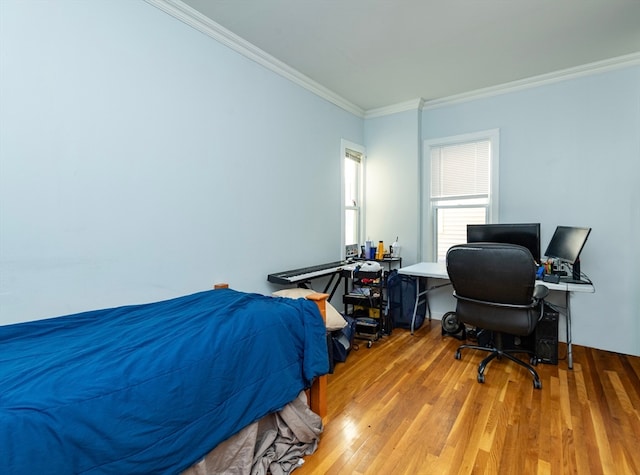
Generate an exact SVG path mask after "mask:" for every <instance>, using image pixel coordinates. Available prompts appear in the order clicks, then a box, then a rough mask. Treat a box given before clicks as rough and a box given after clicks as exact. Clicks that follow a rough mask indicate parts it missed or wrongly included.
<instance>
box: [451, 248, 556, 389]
mask: <svg viewBox="0 0 640 475" xmlns="http://www.w3.org/2000/svg"><path fill="white" fill-rule="evenodd" d="M447 272H448V273H449V279H450V280H451V283H452V285H453V289H454V292H453V295H454V297H455V298H456V317H457V319H458V320H459V321H460V322H462V323H465V324H469V325H473V326H475V327H477V328H478V329H483V330H489V331H491V332H492V335H493V337H492V342H491V344H490V346H479V345H461V346H460V347H459V348H458V350H457V351H456V354H455V357H456V359H460V358H461V353H460V350H462V349H465V348H472V349H475V350H482V351H488V352H490V353H491V354H490V355H489V356H487V357H486V358H485V359H484V360H482V362H481V363H480V365H479V366H478V382H479V383H484V371H485V368H486V367H487V364H488V363H489V362H490V361H491V360H493V359H494V358H496V357H497V358H501V357H503V356H504V357H505V358H508V359H510V360H511V361H514V362H516V363H517V364H519V365H520V366H523V367H524V368H526V369H527V370H528V371H529V372H530V373H531V375H532V376H533V387H534V388H536V389H540V388H541V387H542V383H541V382H540V377H539V376H538V373H537V372H536V370H535V369H534V368H533V366H532V365H531V364H527V363H525V362H524V361H522V360H520V359H518V358H516V357H515V356H513V353H522V352H525V351H526V350H523V349H503V346H502V340H503V338H502V337H503V334H510V335H516V336H527V335H530V334H531V333H532V332H533V331H534V329H535V327H536V324H537V322H538V320H539V319H540V317H541V316H542V312H543V299H544V298H545V297H546V296H547V294H548V293H549V289H547V288H546V287H545V286H544V285H536V283H535V279H536V264H535V262H534V260H533V256H532V255H531V252H529V250H528V249H526V248H525V247H522V246H518V245H515V244H498V243H472V244H461V245H458V246H453V247H452V248H450V249H449V251H448V252H447ZM526 352H527V353H529V354H531V355H533V352H531V351H526ZM530 361H531V363H532V364H536V363H537V360H536V358H535V355H534V356H533V358H531V359H530Z"/></svg>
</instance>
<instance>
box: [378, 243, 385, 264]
mask: <svg viewBox="0 0 640 475" xmlns="http://www.w3.org/2000/svg"><path fill="white" fill-rule="evenodd" d="M383 257H384V242H382V241H378V252H377V253H376V259H378V260H382V258H383Z"/></svg>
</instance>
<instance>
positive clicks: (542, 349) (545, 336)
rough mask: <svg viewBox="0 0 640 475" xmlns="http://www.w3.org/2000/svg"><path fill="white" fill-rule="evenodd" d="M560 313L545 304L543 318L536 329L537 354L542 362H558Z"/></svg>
mask: <svg viewBox="0 0 640 475" xmlns="http://www.w3.org/2000/svg"><path fill="white" fill-rule="evenodd" d="M559 317H560V315H559V313H558V312H557V311H556V310H554V309H553V308H552V307H551V306H550V305H548V304H546V303H545V304H544V311H543V315H542V318H541V319H540V320H539V321H538V325H537V326H536V330H535V350H534V351H535V355H536V358H537V359H538V362H540V363H546V364H558V319H559Z"/></svg>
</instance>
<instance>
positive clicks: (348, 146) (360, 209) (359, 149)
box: [340, 139, 366, 258]
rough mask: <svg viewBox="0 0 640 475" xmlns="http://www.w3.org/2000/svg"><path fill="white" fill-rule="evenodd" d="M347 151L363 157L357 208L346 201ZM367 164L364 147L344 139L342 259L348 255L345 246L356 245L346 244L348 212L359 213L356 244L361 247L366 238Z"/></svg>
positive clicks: (341, 204) (341, 163)
mask: <svg viewBox="0 0 640 475" xmlns="http://www.w3.org/2000/svg"><path fill="white" fill-rule="evenodd" d="M347 150H352V151H354V152H356V153H359V154H360V155H361V161H360V173H359V176H358V181H359V183H358V184H359V186H358V203H359V205H356V206H347V204H346V203H345V201H346V190H345V188H346V181H345V170H344V164H345V160H347ZM365 163H366V154H365V148H364V147H363V146H362V145H359V144H356V143H353V142H350V141H348V140H345V139H342V140H341V141H340V177H341V179H340V208H341V220H340V222H341V225H340V236H341V238H340V242H341V243H342V246H341V253H340V255H341V256H342V258H344V257H345V255H346V249H345V246H346V245H347V244H354V243H347V242H346V239H345V238H346V212H347V210H356V212H357V220H356V221H357V232H356V235H357V236H356V237H357V239H358V242H357V243H355V244H358V245H361V244H362V243H363V242H364V240H363V236H364V226H365V205H364V197H365V191H366V184H365V179H364V178H365V166H366V165H365Z"/></svg>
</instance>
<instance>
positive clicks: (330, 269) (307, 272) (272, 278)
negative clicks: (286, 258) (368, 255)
mask: <svg viewBox="0 0 640 475" xmlns="http://www.w3.org/2000/svg"><path fill="white" fill-rule="evenodd" d="M350 263H351V262H350V261H336V262H329V263H327V264H320V265H317V266H311V267H303V268H301V269H293V270H287V271H284V272H278V273H276V274H269V275H268V276H267V280H268V281H269V282H271V283H273V284H285V285H286V284H296V283H298V282H304V281H305V280H310V279H315V278H318V277H322V276H325V275H331V274H335V273H337V272H340V270H342V268H343V267H344V266H346V265H347V264H350Z"/></svg>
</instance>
